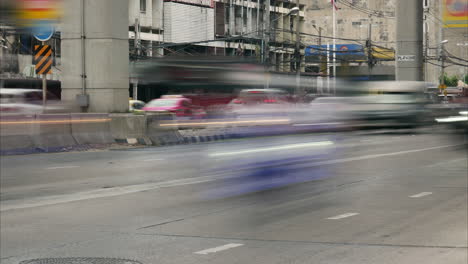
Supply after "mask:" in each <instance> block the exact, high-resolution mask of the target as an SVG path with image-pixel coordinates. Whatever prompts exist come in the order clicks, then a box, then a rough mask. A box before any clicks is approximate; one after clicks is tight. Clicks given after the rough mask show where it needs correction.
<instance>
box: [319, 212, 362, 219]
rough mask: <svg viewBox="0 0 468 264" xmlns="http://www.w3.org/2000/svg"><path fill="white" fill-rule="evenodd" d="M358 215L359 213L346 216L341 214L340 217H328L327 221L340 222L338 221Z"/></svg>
mask: <svg viewBox="0 0 468 264" xmlns="http://www.w3.org/2000/svg"><path fill="white" fill-rule="evenodd" d="M358 214H359V213H346V214H340V215H337V216H333V217H328V218H327V219H329V220H338V219H343V218H347V217H351V216H355V215H358Z"/></svg>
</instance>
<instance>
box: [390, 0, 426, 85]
mask: <svg viewBox="0 0 468 264" xmlns="http://www.w3.org/2000/svg"><path fill="white" fill-rule="evenodd" d="M396 23H397V32H396V34H397V37H396V40H397V47H396V55H397V58H396V79H397V80H398V81H423V80H424V69H423V4H422V1H420V0H397V20H396Z"/></svg>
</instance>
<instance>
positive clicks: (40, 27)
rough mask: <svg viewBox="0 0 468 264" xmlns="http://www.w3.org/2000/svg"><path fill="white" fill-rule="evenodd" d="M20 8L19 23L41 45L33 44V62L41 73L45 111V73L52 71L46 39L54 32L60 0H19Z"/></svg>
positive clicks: (49, 50)
mask: <svg viewBox="0 0 468 264" xmlns="http://www.w3.org/2000/svg"><path fill="white" fill-rule="evenodd" d="M18 2H19V6H20V10H19V12H18V14H17V16H18V19H19V20H20V21H21V24H22V26H23V27H25V28H26V29H28V30H30V31H31V33H32V35H33V36H34V37H35V38H36V39H37V40H38V41H40V42H41V43H42V44H41V45H35V46H34V56H33V64H34V65H35V71H36V74H37V75H38V77H39V76H41V75H42V105H43V111H44V112H45V108H46V103H47V74H51V73H52V62H53V61H52V48H51V46H50V45H47V44H46V41H48V40H49V39H51V38H52V36H53V35H54V33H55V26H54V25H55V24H57V22H58V20H59V18H60V17H61V14H60V5H61V2H62V0H19V1H18Z"/></svg>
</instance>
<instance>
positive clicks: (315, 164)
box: [310, 144, 459, 166]
mask: <svg viewBox="0 0 468 264" xmlns="http://www.w3.org/2000/svg"><path fill="white" fill-rule="evenodd" d="M455 146H459V144H454V145H445V146H438V147H431V148H422V149H412V150H404V151H397V152H391V153H383V154H372V155H364V156H359V157H354V158H344V159H335V160H325V161H319V162H314V163H311V164H310V166H319V165H330V164H337V163H345V162H350V161H357V160H367V159H376V158H381V157H390V156H398V155H402V154H409V153H415V152H422V151H427V150H434V149H442V148H450V147H455Z"/></svg>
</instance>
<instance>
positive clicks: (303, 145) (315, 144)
mask: <svg viewBox="0 0 468 264" xmlns="http://www.w3.org/2000/svg"><path fill="white" fill-rule="evenodd" d="M329 145H333V142H332V141H319V142H311V143H300V144H289V145H282V146H276V147H268V148H257V149H249V150H240V151H232V152H220V153H212V154H209V155H210V156H211V157H221V156H232V155H240V154H250V153H258V152H268V151H275V150H286V149H298V148H308V147H321V146H329Z"/></svg>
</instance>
